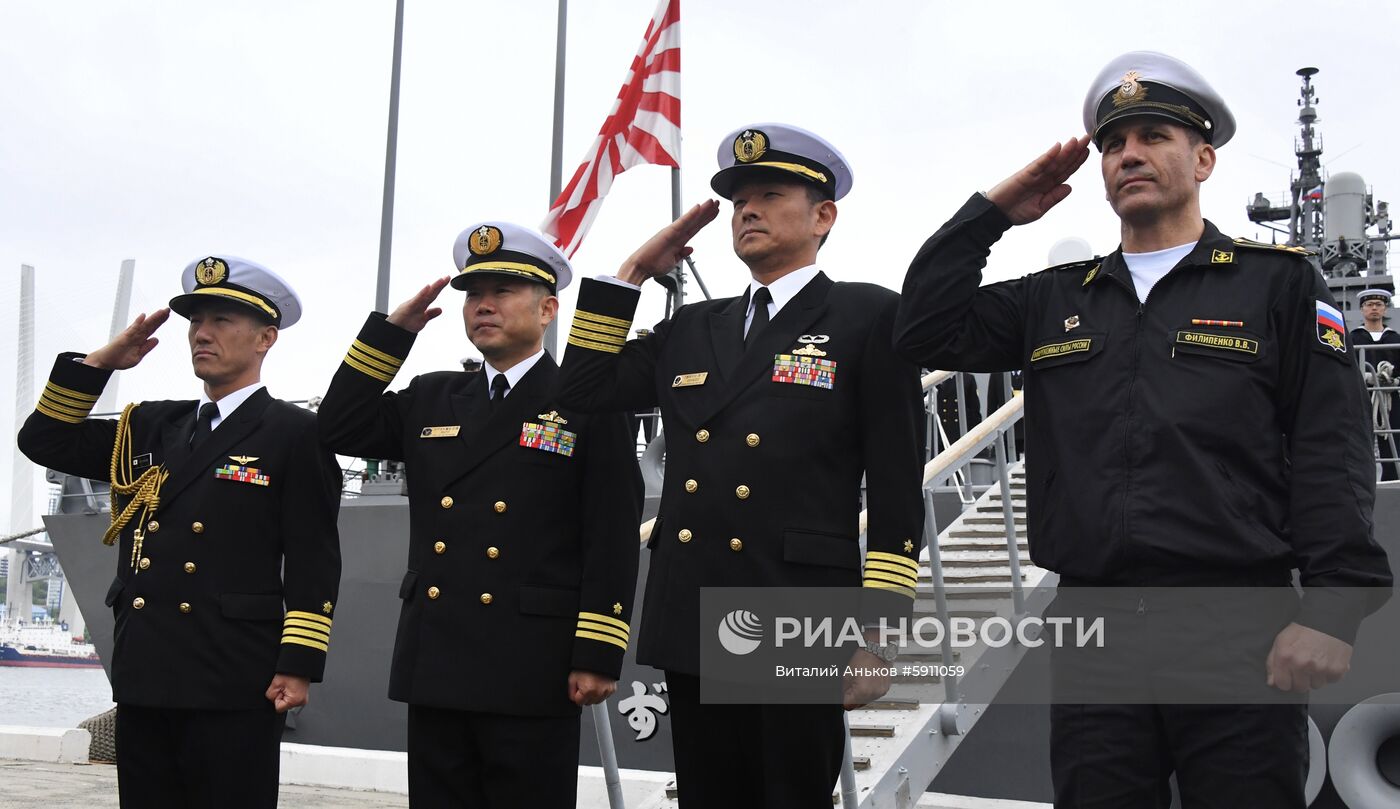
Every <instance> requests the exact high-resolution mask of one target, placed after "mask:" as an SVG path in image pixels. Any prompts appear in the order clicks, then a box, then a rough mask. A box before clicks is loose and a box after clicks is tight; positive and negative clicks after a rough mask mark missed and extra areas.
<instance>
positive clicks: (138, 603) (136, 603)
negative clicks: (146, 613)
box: [131, 596, 146, 610]
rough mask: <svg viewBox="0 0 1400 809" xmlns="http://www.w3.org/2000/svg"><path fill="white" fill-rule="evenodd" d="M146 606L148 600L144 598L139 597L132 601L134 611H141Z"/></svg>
mask: <svg viewBox="0 0 1400 809" xmlns="http://www.w3.org/2000/svg"><path fill="white" fill-rule="evenodd" d="M144 606H146V599H144V598H142V597H141V596H137V597H136V598H134V599H132V600H131V608H132V609H136V610H139V609H141V608H142V607H144Z"/></svg>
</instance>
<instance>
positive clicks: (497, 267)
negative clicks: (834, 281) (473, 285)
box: [460, 261, 555, 284]
mask: <svg viewBox="0 0 1400 809" xmlns="http://www.w3.org/2000/svg"><path fill="white" fill-rule="evenodd" d="M481 270H491V271H493V272H508V273H512V274H514V275H524V276H527V277H530V278H539V279H541V280H542V281H544V282H546V283H549V284H553V283H554V282H555V279H554V275H553V273H547V272H545V271H544V270H541V269H540V268H539V267H536V266H535V265H533V264H524V263H522V262H519V261H478V262H477V263H475V264H468V265H467V266H465V267H463V268H462V269H461V271H460V272H461V274H462V275H466V274H467V273H469V272H478V271H481Z"/></svg>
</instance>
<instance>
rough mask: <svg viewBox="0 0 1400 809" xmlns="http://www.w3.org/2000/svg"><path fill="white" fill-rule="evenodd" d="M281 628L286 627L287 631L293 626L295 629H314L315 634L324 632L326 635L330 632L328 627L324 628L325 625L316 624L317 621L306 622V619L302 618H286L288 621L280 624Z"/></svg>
mask: <svg viewBox="0 0 1400 809" xmlns="http://www.w3.org/2000/svg"><path fill="white" fill-rule="evenodd" d="M282 626H284V627H286V628H288V629H290V628H291V627H294V626H295V627H299V628H301V629H314V630H316V631H317V632H326V633H329V632H330V631H331V630H330V627H328V626H326V625H325V624H323V623H320V622H318V621H308V620H306V619H304V618H288V619H286V620H285V621H283V622H282Z"/></svg>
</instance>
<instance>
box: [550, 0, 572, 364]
mask: <svg viewBox="0 0 1400 809" xmlns="http://www.w3.org/2000/svg"><path fill="white" fill-rule="evenodd" d="M568 26H569V0H559V25H558V28H557V31H558V33H557V34H556V37H555V45H554V143H553V146H552V150H551V153H550V158H549V201H548V203H547V204H548V205H553V204H554V201H555V200H556V199H558V198H559V190H560V189H561V188H563V185H564V44H565V41H566V40H567V38H568V37H567V33H568ZM558 343H559V324H558V322H557V320H556V321H552V322H550V324H549V326H548V327H547V328H546V329H545V330H544V347H545V350H547V351H548V352H549V354H550V356H552V357H555V358H556V359H558V352H557V351H556V348H555V347H556V346H557V345H558Z"/></svg>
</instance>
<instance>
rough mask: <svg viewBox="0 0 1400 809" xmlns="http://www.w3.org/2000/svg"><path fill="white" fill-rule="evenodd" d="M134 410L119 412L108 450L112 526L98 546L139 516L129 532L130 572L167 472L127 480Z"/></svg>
mask: <svg viewBox="0 0 1400 809" xmlns="http://www.w3.org/2000/svg"><path fill="white" fill-rule="evenodd" d="M136 408H137V405H136V404H135V403H132V404H129V405H127V406H126V409H124V410H122V417H121V419H120V420H118V421H117V440H116V443H115V444H114V445H113V447H112V466H111V470H110V471H111V481H112V523H111V525H109V526H108V527H107V533H105V534H103V535H102V544H103V545H111V544H112V543H113V542H116V541H117V537H118V536H120V535H121V532H122V529H123V528H125V527H126V526H127V523H129V522H131V520H132V518H133V517H135V516H136V514H137V513H138V512H139V513H140V515H141V516H140V517H139V518H138V519H137V521H136V525H137V528H136V530H134V531H132V532H131V538H132V543H131V567H132V569H133V570H137V569H138V568H137V566H136V563H137V560H139V559H140V558H141V545H142V542H143V541H144V540H145V531H144V530H142V529H143V527H144V526H145V525H146V521H147V520H148V519H149V518H150V517H151V516H152V515H153V514H155V511H156V509H157V508H158V507H159V506H160V487H161V485H162V484H164V483H165V479H166V478H168V477H170V473H169V472H167V471H166V470H165V464H161V465H160V466H152V467H150V468H149V469H147V470H146V471H145V472H142V473H141V475H140V476H139V477H137V478H136V479H135V480H132V479H131V412H132V411H133V410H135V409H136ZM118 495H121V496H122V497H126V498H128V499H127V501H126V506H125V507H124V508H121V509H120V510H119V509H118V508H117V505H118V500H117V496H118Z"/></svg>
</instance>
